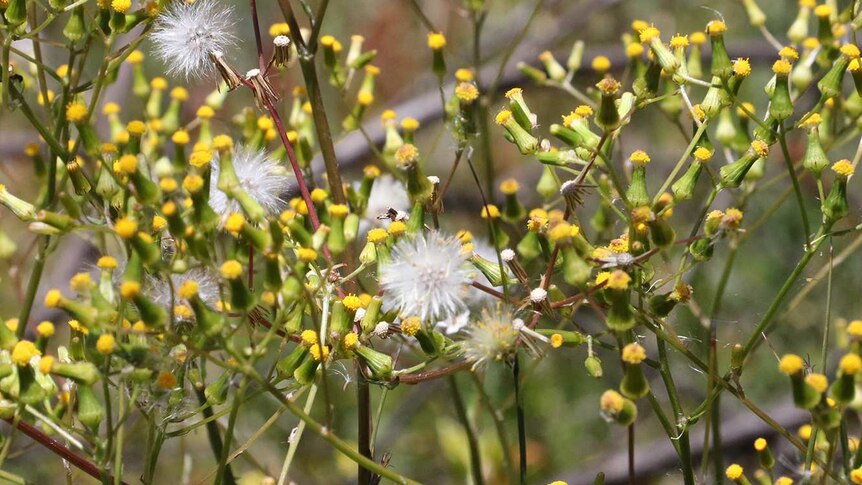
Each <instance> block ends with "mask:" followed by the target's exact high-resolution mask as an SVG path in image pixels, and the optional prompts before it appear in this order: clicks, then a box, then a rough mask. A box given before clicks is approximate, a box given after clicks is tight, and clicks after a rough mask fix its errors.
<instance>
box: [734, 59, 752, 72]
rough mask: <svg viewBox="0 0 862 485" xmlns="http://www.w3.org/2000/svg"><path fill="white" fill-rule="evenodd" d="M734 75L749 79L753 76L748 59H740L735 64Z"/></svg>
mask: <svg viewBox="0 0 862 485" xmlns="http://www.w3.org/2000/svg"><path fill="white" fill-rule="evenodd" d="M733 73H734V74H736V75H737V76H738V77H748V75H749V74H751V62H750V61H749V60H748V59H743V58H742V57H740V58H739V59H737V60H735V61H734V62H733Z"/></svg>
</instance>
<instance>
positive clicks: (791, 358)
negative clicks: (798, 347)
mask: <svg viewBox="0 0 862 485" xmlns="http://www.w3.org/2000/svg"><path fill="white" fill-rule="evenodd" d="M804 366H805V361H803V360H802V357H800V356H798V355H796V354H785V355H784V356H783V357H781V361H780V362H779V363H778V370H780V371H781V373H782V374H786V375H788V376H789V375H794V374H798V373H799V372H802V369H803V367H804Z"/></svg>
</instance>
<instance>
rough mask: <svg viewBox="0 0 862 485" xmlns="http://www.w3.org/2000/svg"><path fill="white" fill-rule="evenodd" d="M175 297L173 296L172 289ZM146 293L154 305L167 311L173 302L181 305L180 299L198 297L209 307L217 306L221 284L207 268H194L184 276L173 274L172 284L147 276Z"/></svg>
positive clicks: (163, 279)
mask: <svg viewBox="0 0 862 485" xmlns="http://www.w3.org/2000/svg"><path fill="white" fill-rule="evenodd" d="M172 286H173V288H174V292H175V293H174V295H171V287H172ZM144 292H145V293H146V294H147V297H149V299H150V300H152V302H153V303H155V304H157V305H159V306H161V307H162V308H165V309H170V308H171V302H172V301H173V303H174V305H179V303H180V299H185V298H190V297H192V296H194V295H198V296H199V297H200V298H201V300H203V301H204V303H206V304H207V305H210V306H215V304H216V302H217V301H218V299H219V283H218V279H217V278H216V275H215V274H214V273H213V272H212V271H211V270H209V269H206V268H202V267H201V268H192V269H190V270H188V271H186V272H185V273H182V274H172V275H171V282H170V284H169V283H168V281H167V279H165V278H156V277H155V276H147V279H146V283H145V285H144Z"/></svg>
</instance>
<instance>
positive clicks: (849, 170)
mask: <svg viewBox="0 0 862 485" xmlns="http://www.w3.org/2000/svg"><path fill="white" fill-rule="evenodd" d="M832 171H833V172H835V174H836V175H838V176H840V177H850V176H851V175H853V173H854V172H855V171H856V170H855V169H854V168H853V164H852V163H850V160H846V159H845V160H839V161H837V162H835V163H833V164H832Z"/></svg>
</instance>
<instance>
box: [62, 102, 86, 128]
mask: <svg viewBox="0 0 862 485" xmlns="http://www.w3.org/2000/svg"><path fill="white" fill-rule="evenodd" d="M86 117H87V105H85V104H84V103H81V102H80V101H73V102H71V103H69V104H68V105H67V106H66V119H67V120H69V121H71V122H72V123H78V122H81V121H84V118H86Z"/></svg>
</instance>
